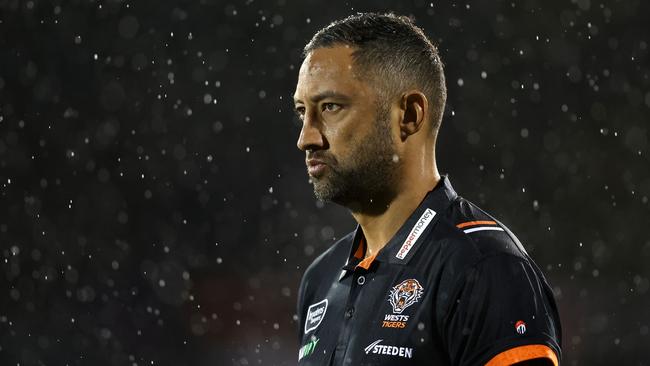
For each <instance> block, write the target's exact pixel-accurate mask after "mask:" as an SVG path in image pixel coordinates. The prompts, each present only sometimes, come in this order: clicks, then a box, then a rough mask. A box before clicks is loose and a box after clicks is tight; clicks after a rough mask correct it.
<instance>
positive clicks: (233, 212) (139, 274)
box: [0, 0, 650, 366]
mask: <svg viewBox="0 0 650 366" xmlns="http://www.w3.org/2000/svg"><path fill="white" fill-rule="evenodd" d="M371 10H372V11H387V10H392V11H394V12H396V13H398V14H404V15H410V16H412V17H414V19H415V21H416V24H417V25H419V26H420V27H422V28H423V29H424V30H425V32H426V33H427V34H428V35H429V36H430V37H431V39H432V40H434V42H435V43H437V44H438V45H439V48H440V53H441V55H442V59H443V61H444V63H445V64H446V75H447V82H448V88H449V98H448V105H447V109H446V112H445V117H444V121H443V125H442V130H441V134H440V137H439V146H438V161H439V167H440V170H441V172H442V173H445V174H449V175H450V178H451V181H452V183H453V184H454V186H455V188H456V190H457V191H458V192H459V193H460V194H461V195H463V196H464V197H466V198H468V199H469V200H471V201H474V202H475V203H477V204H478V205H480V206H481V207H482V208H484V209H486V210H487V211H489V212H491V213H492V214H494V215H495V216H497V217H498V218H500V219H501V221H502V222H504V223H505V224H506V225H508V226H509V227H510V228H511V229H512V230H513V231H514V232H515V233H517V235H518V236H519V238H520V239H521V241H522V242H523V243H524V244H525V246H526V247H527V249H528V252H529V254H530V255H531V256H532V257H533V258H534V259H535V260H536V262H537V263H538V265H539V266H540V267H542V268H543V269H544V270H545V273H546V274H547V277H548V280H549V282H550V283H551V284H552V286H553V288H554V292H555V294H556V296H557V300H558V304H559V307H560V312H561V316H562V321H563V328H564V329H563V330H564V340H563V347H564V364H566V365H596V364H602V365H608V364H619V365H648V364H650V348H648V347H647V346H648V344H649V341H650V335H649V334H648V333H649V331H650V328H649V326H650V316H649V315H650V306H649V305H650V294H649V293H648V290H649V288H650V280H649V276H650V270H649V268H648V265H647V263H648V261H649V260H650V237H649V236H648V233H647V227H646V226H647V225H648V224H649V223H650V210H649V204H648V197H649V196H650V164H649V163H650V161H649V156H650V149H649V146H648V129H649V127H650V122H649V118H648V116H649V112H650V80H649V64H650V63H649V62H648V60H649V57H648V51H649V50H648V48H649V44H648V43H649V42H650V39H649V38H648V34H650V32H649V29H648V28H649V26H648V22H647V14H649V10H650V9H649V8H648V4H647V3H646V2H642V1H639V0H631V1H627V0H625V1H623V0H618V1H616V0H615V1H603V2H601V1H595V0H571V1H552V2H549V1H541V0H525V1H516V0H512V1H494V2H481V3H478V4H477V3H475V2H469V1H468V2H446V1H435V2H429V1H421V0H412V1H397V0H395V1H372V2H363V3H362V2H337V3H335V2H331V1H315V0H303V1H298V0H272V1H260V0H257V1H253V0H246V1H235V0H231V1H211V0H193V1H148V2H147V1H144V2H143V1H137V2H136V1H132V2H130V1H119V0H109V1H95V0H77V1H36V0H30V1H18V0H0V256H1V258H0V267H1V269H2V272H1V273H0V363H1V364H2V365H21V366H22V365H25V366H27V365H91V364H95V365H294V364H295V363H296V361H297V349H298V345H297V325H296V322H295V319H296V314H295V312H296V310H295V309H296V306H295V303H296V292H297V291H296V290H297V287H298V284H299V281H300V277H301V275H302V273H303V271H304V269H305V268H306V267H307V266H308V265H309V264H310V263H311V261H312V260H313V259H314V258H315V257H316V256H317V255H319V254H320V253H322V252H323V251H324V250H325V249H326V248H328V246H330V245H331V244H332V243H333V242H334V241H336V240H337V239H338V238H341V237H342V236H344V235H345V234H347V233H348V232H350V231H352V230H353V229H354V228H355V225H356V223H355V221H354V220H353V218H352V217H351V216H350V215H349V213H348V212H347V211H346V210H345V209H343V208H341V207H337V206H335V205H330V204H325V205H324V204H322V203H319V202H317V201H316V200H315V198H314V196H313V192H312V189H311V186H310V185H309V182H308V177H307V174H306V169H305V166H304V155H303V153H301V152H300V151H298V149H297V148H296V139H297V137H298V133H299V131H300V124H299V121H298V120H297V119H296V118H295V117H294V116H293V112H292V100H291V97H292V95H293V91H294V88H295V84H296V80H297V70H298V68H299V66H300V63H301V58H300V53H301V49H302V47H303V46H304V44H305V43H306V42H307V41H308V40H309V39H310V38H311V36H312V35H313V34H314V33H315V32H316V31H317V30H318V29H320V28H321V27H323V26H325V25H327V24H328V23H329V22H330V21H332V20H335V19H338V18H340V17H344V16H346V15H350V14H354V13H355V12H358V11H371Z"/></svg>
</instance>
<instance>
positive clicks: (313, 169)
mask: <svg viewBox="0 0 650 366" xmlns="http://www.w3.org/2000/svg"><path fill="white" fill-rule="evenodd" d="M326 168H327V164H326V163H325V162H324V161H322V160H319V159H308V160H307V173H309V175H311V176H312V177H318V176H320V175H322V174H323V171H324V170H325V169H326Z"/></svg>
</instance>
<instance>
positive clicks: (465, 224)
mask: <svg viewBox="0 0 650 366" xmlns="http://www.w3.org/2000/svg"><path fill="white" fill-rule="evenodd" d="M496 224H497V223H496V222H494V221H467V222H463V223H462V224H458V225H456V227H457V228H459V229H462V228H464V227H468V226H476V225H496Z"/></svg>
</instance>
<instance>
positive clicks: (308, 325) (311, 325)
mask: <svg viewBox="0 0 650 366" xmlns="http://www.w3.org/2000/svg"><path fill="white" fill-rule="evenodd" d="M326 311H327V299H325V300H323V301H319V302H317V303H315V304H312V305H309V309H307V319H306V320H305V334H307V333H309V332H311V331H312V330H314V329H316V328H318V326H319V325H320V323H321V322H322V321H323V318H324V317H325V312H326Z"/></svg>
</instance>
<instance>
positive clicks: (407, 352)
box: [364, 339, 413, 358]
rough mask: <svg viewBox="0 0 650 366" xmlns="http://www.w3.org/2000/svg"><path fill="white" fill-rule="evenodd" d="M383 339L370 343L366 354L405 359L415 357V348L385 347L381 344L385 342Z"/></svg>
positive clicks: (365, 349)
mask: <svg viewBox="0 0 650 366" xmlns="http://www.w3.org/2000/svg"><path fill="white" fill-rule="evenodd" d="M383 341H384V340H383V339H378V340H376V341H374V342H372V343H370V344H369V345H368V346H367V347H366V348H364V351H365V352H366V354H367V355H368V354H375V355H388V356H399V357H404V358H412V357H413V348H411V347H398V346H385V345H383V344H380V343H381V342H383Z"/></svg>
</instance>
